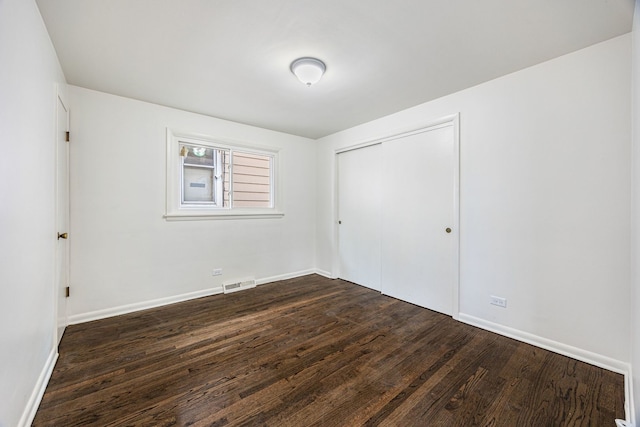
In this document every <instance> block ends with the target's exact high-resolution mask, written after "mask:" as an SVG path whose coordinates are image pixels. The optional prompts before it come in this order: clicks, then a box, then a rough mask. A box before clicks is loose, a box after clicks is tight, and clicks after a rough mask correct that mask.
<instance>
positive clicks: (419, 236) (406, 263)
mask: <svg viewBox="0 0 640 427" xmlns="http://www.w3.org/2000/svg"><path fill="white" fill-rule="evenodd" d="M454 141H455V140H454V128H453V126H441V127H435V128H432V130H427V131H423V132H420V133H415V134H409V135H407V136H402V137H400V138H397V139H392V140H388V141H385V142H384V143H383V144H382V158H383V159H386V160H385V162H384V164H383V176H384V180H383V194H384V196H383V197H384V200H385V203H384V206H383V209H382V253H381V259H382V260H383V262H382V263H381V283H382V292H383V293H385V294H387V295H390V296H393V297H396V298H398V299H402V300H404V301H408V302H411V303H414V304H416V305H420V306H422V307H426V308H429V309H432V310H435V311H438V312H441V313H445V314H449V315H451V314H453V301H454V286H455V280H456V277H457V276H456V273H455V272H456V262H457V261H456V260H457V257H456V255H455V254H456V252H455V251H456V249H457V245H456V244H455V238H456V237H455V236H457V230H455V229H454V207H455V206H456V202H455V184H456V181H455V176H454V173H455V172H454V171H456V170H457V168H454V157H455V151H454ZM447 229H450V231H449V232H447Z"/></svg>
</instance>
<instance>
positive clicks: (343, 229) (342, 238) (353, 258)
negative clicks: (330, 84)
mask: <svg viewBox="0 0 640 427" xmlns="http://www.w3.org/2000/svg"><path fill="white" fill-rule="evenodd" d="M381 152H382V149H381V147H380V145H379V144H378V145H371V146H368V147H364V148H359V149H355V150H350V151H345V152H342V153H339V154H338V155H337V163H338V165H337V167H338V222H339V225H338V256H339V268H340V273H339V277H340V278H341V279H344V280H348V281H350V282H354V283H357V284H359V285H362V286H366V287H369V288H372V289H375V290H377V291H379V290H380V212H381V200H382V199H381V191H380V189H381V185H382V175H381V168H382V157H381Z"/></svg>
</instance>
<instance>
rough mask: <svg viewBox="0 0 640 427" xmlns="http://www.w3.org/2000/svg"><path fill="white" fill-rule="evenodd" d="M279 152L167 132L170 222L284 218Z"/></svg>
mask: <svg viewBox="0 0 640 427" xmlns="http://www.w3.org/2000/svg"><path fill="white" fill-rule="evenodd" d="M277 155H278V151H277V150H273V149H265V148H258V147H251V146H247V145H244V144H237V143H229V142H225V141H218V140H213V139H204V138H199V137H198V138H194V137H189V136H182V135H177V134H175V133H174V132H172V131H171V130H167V212H166V215H165V218H167V219H203V218H239V217H279V216H282V215H283V213H282V212H280V211H279V210H278V208H277V207H278V203H277V197H276V196H277V195H278V192H277V191H276V190H277V188H276V183H277V181H276V178H277V176H276V175H277V169H276V166H277Z"/></svg>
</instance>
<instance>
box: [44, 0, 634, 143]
mask: <svg viewBox="0 0 640 427" xmlns="http://www.w3.org/2000/svg"><path fill="white" fill-rule="evenodd" d="M37 3H38V6H39V8H40V11H41V13H42V15H43V18H44V21H45V23H46V25H47V28H48V30H49V33H50V35H51V38H52V40H53V44H54V46H55V48H56V51H57V53H58V57H59V58H60V62H61V63H62V68H63V70H64V73H65V75H66V78H67V81H68V82H69V83H70V84H73V85H77V86H82V87H86V88H90V89H95V90H99V91H103V92H108V93H112V94H116V95H121V96H126V97H129V98H134V99H140V100H144V101H148V102H153V103H156V104H161V105H166V106H170V107H175V108H179V109H182V110H187V111H193V112H197V113H202V114H206V115H210V116H214V117H219V118H223V119H228V120H233V121H237V122H241V123H246V124H251V125H256V126H260V127H263V128H267V129H274V130H278V131H283V132H287V133H290V134H295V135H302V136H307V137H310V138H318V137H321V136H325V135H328V134H331V133H334V132H337V131H340V130H343V129H346V128H349V127H352V126H354V125H357V124H360V123H364V122H367V121H370V120H373V119H376V118H379V117H382V116H384V115H387V114H390V113H394V112H396V111H399V110H402V109H405V108H408V107H411V106H414V105H417V104H420V103H423V102H426V101H429V100H432V99H435V98H438V97H441V96H443V95H446V94H449V93H453V92H456V91H459V90H461V89H464V88H467V87H470V86H474V85H477V84H479V83H482V82H485V81H488V80H491V79H494V78H496V77H499V76H503V75H505V74H508V73H511V72H513V71H517V70H520V69H523V68H526V67H529V66H531V65H534V64H537V63H540V62H543V61H546V60H549V59H552V58H555V57H558V56H560V55H563V54H566V53H568V52H572V51H575V50H577V49H581V48H583V47H587V46H590V45H592V44H595V43H598V42H600V41H604V40H607V39H610V38H612V37H616V36H619V35H622V34H624V33H627V32H629V31H631V25H632V16H633V7H634V1H633V0H395V1H391V0H322V1H310V0H268V1H266V0H90V1H89V0H38V1H37ZM301 56H314V57H317V58H320V59H322V60H323V61H324V62H325V63H326V64H327V72H326V74H325V76H324V77H323V79H322V80H321V81H320V82H319V83H318V84H316V85H314V86H312V87H310V88H307V87H305V86H304V85H303V84H302V83H300V82H299V81H298V80H297V79H296V78H295V77H294V76H293V75H292V74H291V73H290V71H289V65H290V63H291V62H292V61H293V60H294V59H296V58H298V57H301Z"/></svg>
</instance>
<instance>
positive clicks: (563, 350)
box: [458, 313, 635, 425]
mask: <svg viewBox="0 0 640 427" xmlns="http://www.w3.org/2000/svg"><path fill="white" fill-rule="evenodd" d="M458 320H459V321H461V322H463V323H466V324H469V325H471V326H476V327H478V328H480V329H484V330H487V331H490V332H495V333H497V334H500V335H504V336H506V337H509V338H513V339H515V340H518V341H522V342H526V343H527V344H531V345H535V346H536V347H540V348H544V349H545V350H549V351H553V352H554V353H558V354H562V355H564V356H568V357H571V358H573V359H576V360H580V361H582V362H586V363H589V364H591V365H595V366H598V367H600V368H604V369H607V370H609V371H612V372H616V373H619V374H622V375H624V394H625V405H624V406H625V417H626V419H627V421H628V422H630V423H632V425H635V414H634V413H633V412H634V411H633V408H634V406H633V390H632V388H633V377H632V376H631V364H630V363H626V362H622V361H620V360H616V359H613V358H610V357H607V356H603V355H601V354H597V353H593V352H591V351H587V350H583V349H581V348H577V347H573V346H570V345H567V344H563V343H560V342H558V341H553V340H550V339H547V338H543V337H540V336H538V335H534V334H530V333H528V332H524V331H520V330H518V329H514V328H510V327H508V326H504V325H500V324H498V323H493V322H490V321H488V320H484V319H480V318H478V317H475V316H470V315H468V314H464V313H460V314H459V315H458Z"/></svg>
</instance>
